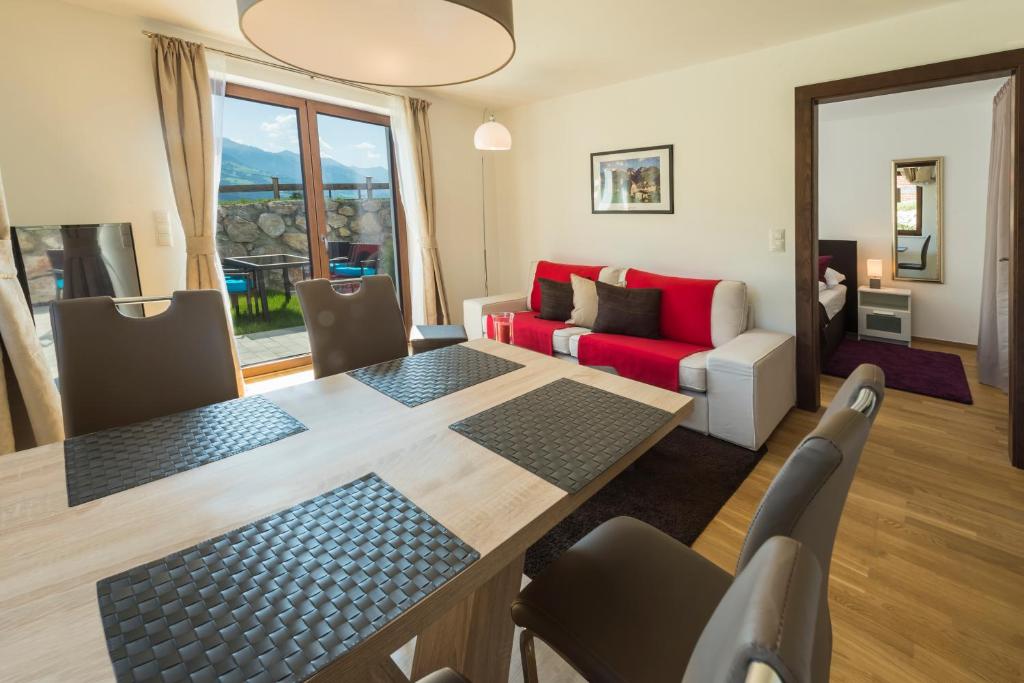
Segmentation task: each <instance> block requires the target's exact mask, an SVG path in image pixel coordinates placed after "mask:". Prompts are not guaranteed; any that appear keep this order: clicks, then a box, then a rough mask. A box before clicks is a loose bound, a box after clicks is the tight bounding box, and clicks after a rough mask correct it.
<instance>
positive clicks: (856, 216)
mask: <svg viewBox="0 0 1024 683" xmlns="http://www.w3.org/2000/svg"><path fill="white" fill-rule="evenodd" d="M1008 83H1009V81H1008V79H1007V78H1005V77H1001V78H995V79H988V80H982V81H975V82H971V83H961V84H955V85H948V86H942V87H937V88H928V89H924V90H915V91H911V92H904V93H894V94H886V95H879V96H877V97H869V98H862V99H856V100H849V101H844V102H832V103H827V104H822V105H820V106H819V107H818V140H817V142H818V203H817V210H818V258H819V262H820V264H821V266H820V268H819V270H820V273H819V282H818V289H819V291H818V299H819V311H818V320H819V325H820V327H821V361H820V363H821V371H822V374H823V375H830V376H833V377H840V378H843V377H847V376H848V375H849V374H850V372H852V371H853V370H854V369H855V368H856V367H857V366H859V365H860V364H862V363H872V364H875V365H878V366H880V367H882V369H883V370H884V371H885V374H886V380H887V381H886V383H887V385H888V387H889V388H890V389H899V390H903V391H908V392H911V393H915V394H919V395H922V396H929V397H933V398H937V399H942V400H946V401H953V402H956V403H960V404H963V405H973V404H974V402H975V399H976V398H979V399H980V400H981V401H982V403H989V404H994V405H999V404H1002V405H1003V410H1004V412H1005V403H1006V396H1005V393H1004V392H1005V390H1006V388H1007V380H1008V378H1007V374H1006V346H1005V345H999V344H998V343H996V344H995V345H993V348H986V347H985V345H984V343H983V344H982V345H981V347H980V348H979V334H980V338H981V341H982V342H985V343H987V342H989V340H993V341H997V340H998V333H999V331H1000V329H999V328H997V329H995V332H996V334H992V335H989V334H988V333H989V332H990V331H991V330H980V329H979V328H980V327H981V325H982V323H983V322H984V323H986V324H989V323H995V322H997V321H996V319H995V318H994V317H986V315H985V314H984V313H983V312H987V311H988V310H994V309H995V308H996V306H997V303H998V302H997V298H999V297H1001V298H1002V301H1005V297H1006V295H1007V291H1006V284H1007V283H1006V280H1005V278H1002V279H1001V280H999V282H1001V284H1002V286H1003V291H1001V292H1000V291H999V290H998V287H996V286H990V287H986V286H985V281H986V278H988V279H990V280H991V284H993V285H995V284H997V276H998V274H999V271H1000V270H1001V269H1005V264H1000V262H999V261H998V258H999V257H998V256H997V254H996V253H997V251H998V250H997V249H993V247H995V246H997V243H998V241H999V233H998V230H991V231H990V230H988V224H989V221H990V220H994V219H996V218H998V215H997V214H999V212H1000V210H1001V209H1002V210H1004V211H1005V212H1006V215H1007V216H1008V215H1009V207H1008V206H1002V205H1001V204H1000V202H999V199H1000V196H1001V193H1003V192H1004V189H1005V187H1006V185H1007V184H1008V182H1009V178H1010V169H1009V166H1008V165H1006V164H1004V163H1002V162H1004V161H1006V158H1005V157H1003V156H1001V155H998V154H996V155H995V156H994V157H993V156H992V155H991V154H990V150H991V149H992V146H993V139H992V134H993V128H994V127H995V129H996V130H997V132H998V129H999V125H995V126H994V123H995V124H1000V123H1001V122H1002V120H1003V119H1005V117H1006V114H1007V113H1008V112H1007V110H1006V109H1005V107H1002V106H1000V105H1003V104H1004V103H1005V102H1006V101H1007V100H1008V92H1009V85H1008ZM994 118H995V120H994ZM995 142H996V149H997V150H998V148H999V145H1000V144H1001V141H1000V140H996V141H995ZM990 198H991V200H990ZM990 205H991V206H992V209H991V210H990V209H989V206H990ZM1005 223H1006V221H1002V224H1003V227H1005ZM987 256H988V257H989V258H991V261H990V262H988V261H987V260H986V257H987ZM1001 330H1002V331H1003V332H1004V333H1005V331H1006V330H1005V325H1004V326H1003V327H1002V328H1001ZM986 335H988V336H986ZM986 354H990V355H994V356H995V358H996V367H995V368H994V370H995V371H994V372H993V371H992V370H993V368H990V367H988V366H987V365H986V363H985V362H984V361H985V358H986ZM962 356H964V357H966V359H967V362H966V363H965V362H964V358H963V357H962ZM979 359H981V360H980V361H979ZM1000 370H1001V372H1000ZM986 387H994V388H996V389H997V391H986ZM983 396H987V397H988V400H986V399H985V398H983ZM993 407H994V406H993ZM1004 432H1005V430H1004Z"/></svg>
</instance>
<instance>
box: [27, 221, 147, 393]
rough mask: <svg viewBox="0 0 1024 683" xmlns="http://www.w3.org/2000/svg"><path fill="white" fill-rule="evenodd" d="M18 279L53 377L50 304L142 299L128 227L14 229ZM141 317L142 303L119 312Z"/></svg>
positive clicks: (59, 226)
mask: <svg viewBox="0 0 1024 683" xmlns="http://www.w3.org/2000/svg"><path fill="white" fill-rule="evenodd" d="M11 239H12V242H13V247H14V260H15V264H16V265H17V267H18V279H19V280H20V281H21V286H22V288H23V289H24V290H25V298H26V299H27V300H28V305H29V308H30V309H31V310H32V317H33V319H34V320H35V323H36V333H37V334H38V335H39V340H40V342H42V345H43V351H44V353H45V354H46V356H47V362H48V363H49V365H50V367H51V369H52V371H53V375H54V376H55V377H56V375H57V364H56V359H55V356H54V352H53V335H52V333H51V331H50V304H51V303H53V302H54V301H57V300H60V299H79V298H83V297H89V296H109V297H114V298H125V297H137V296H141V295H142V289H141V286H140V284H139V267H138V263H137V261H136V258H135V240H134V239H133V238H132V226H131V224H130V223H100V224H96V225H33V226H15V228H14V229H13V230H12V231H11ZM118 310H120V311H121V313H122V314H123V315H127V316H132V317H142V316H143V315H144V309H143V307H142V305H141V304H126V305H122V306H119V307H118Z"/></svg>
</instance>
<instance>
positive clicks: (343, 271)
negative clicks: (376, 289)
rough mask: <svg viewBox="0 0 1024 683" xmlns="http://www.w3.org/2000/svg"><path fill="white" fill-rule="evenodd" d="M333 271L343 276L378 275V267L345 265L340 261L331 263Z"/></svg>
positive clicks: (334, 273)
mask: <svg viewBox="0 0 1024 683" xmlns="http://www.w3.org/2000/svg"><path fill="white" fill-rule="evenodd" d="M331 273H332V274H333V275H340V276H341V277H362V276H363V275H376V274H377V269H376V268H360V267H359V266H343V265H341V264H340V263H332V264H331Z"/></svg>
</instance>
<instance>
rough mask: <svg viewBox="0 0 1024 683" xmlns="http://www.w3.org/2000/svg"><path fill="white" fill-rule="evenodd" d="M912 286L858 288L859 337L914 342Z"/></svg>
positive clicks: (903, 342)
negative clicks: (910, 287)
mask: <svg viewBox="0 0 1024 683" xmlns="http://www.w3.org/2000/svg"><path fill="white" fill-rule="evenodd" d="M910 313H911V310H910V290H909V289H897V288H895V287H882V288H880V289H871V288H870V287H866V286H861V287H858V288H857V320H858V323H859V324H858V325H857V339H871V340H875V341H887V342H895V343H898V344H906V345H907V346H910Z"/></svg>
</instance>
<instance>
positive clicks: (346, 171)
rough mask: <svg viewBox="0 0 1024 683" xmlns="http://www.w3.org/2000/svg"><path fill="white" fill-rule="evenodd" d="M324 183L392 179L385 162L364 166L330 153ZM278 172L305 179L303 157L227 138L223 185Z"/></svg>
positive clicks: (263, 179) (284, 177)
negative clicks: (337, 159)
mask: <svg viewBox="0 0 1024 683" xmlns="http://www.w3.org/2000/svg"><path fill="white" fill-rule="evenodd" d="M321 163H322V164H323V174H324V182H325V183H362V182H365V181H366V178H367V177H372V178H373V181H374V182H376V183H385V182H388V181H389V178H390V174H389V173H388V169H387V168H385V167H383V166H373V167H370V168H361V167H356V166H346V165H345V164H342V163H340V162H338V161H335V160H334V159H331V158H330V157H325V156H321ZM272 176H276V177H277V178H279V179H280V181H281V182H282V183H301V182H302V160H301V158H300V157H299V155H298V154H296V153H295V152H289V151H288V150H283V151H281V152H268V151H267V150H265V149H260V148H259V147H253V146H252V145H245V144H242V143H241V142H236V141H234V140H231V139H230V138H224V145H223V152H222V157H221V172H220V182H221V185H260V184H266V183H269V182H270V178H271V177H272Z"/></svg>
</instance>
